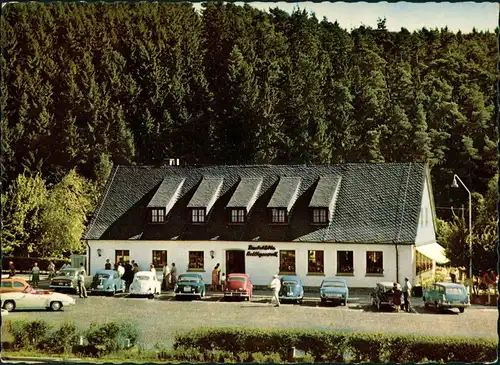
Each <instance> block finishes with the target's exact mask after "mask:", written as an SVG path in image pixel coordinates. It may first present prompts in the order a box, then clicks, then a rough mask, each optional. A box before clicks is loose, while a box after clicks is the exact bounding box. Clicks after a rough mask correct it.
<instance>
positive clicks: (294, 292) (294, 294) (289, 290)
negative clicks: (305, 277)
mask: <svg viewBox="0 0 500 365" xmlns="http://www.w3.org/2000/svg"><path fill="white" fill-rule="evenodd" d="M280 281H281V288H280V291H279V293H278V298H279V300H280V302H287V301H294V302H296V303H302V301H303V300H304V283H303V282H302V280H301V279H300V278H299V277H298V276H295V275H287V276H282V277H281V279H280Z"/></svg>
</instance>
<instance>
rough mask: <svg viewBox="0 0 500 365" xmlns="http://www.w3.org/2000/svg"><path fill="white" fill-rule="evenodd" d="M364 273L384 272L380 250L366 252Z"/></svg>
mask: <svg viewBox="0 0 500 365" xmlns="http://www.w3.org/2000/svg"><path fill="white" fill-rule="evenodd" d="M366 273H367V274H383V273H384V260H383V256H382V251H367V252H366Z"/></svg>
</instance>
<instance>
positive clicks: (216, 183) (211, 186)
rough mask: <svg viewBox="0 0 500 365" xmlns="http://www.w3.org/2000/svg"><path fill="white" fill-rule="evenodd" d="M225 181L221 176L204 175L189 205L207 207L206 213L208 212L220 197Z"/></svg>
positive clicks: (189, 206) (191, 206)
mask: <svg viewBox="0 0 500 365" xmlns="http://www.w3.org/2000/svg"><path fill="white" fill-rule="evenodd" d="M223 182H224V179H223V178H221V177H203V180H201V184H200V185H199V186H198V189H196V192H195V193H194V195H193V197H192V198H191V200H190V201H189V203H188V205H187V207H188V208H206V213H207V214H208V212H209V211H210V209H211V208H212V205H213V204H214V202H215V200H216V199H217V198H218V194H219V191H220V188H221V187H222V183H223Z"/></svg>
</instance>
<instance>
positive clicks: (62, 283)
mask: <svg viewBox="0 0 500 365" xmlns="http://www.w3.org/2000/svg"><path fill="white" fill-rule="evenodd" d="M79 270H80V269H78V268H75V267H70V268H65V269H61V270H60V271H58V272H57V274H56V276H55V277H53V278H52V279H51V281H50V286H49V287H50V288H51V289H54V290H55V291H74V292H78V271H79ZM92 279H93V277H92V276H91V275H87V276H85V280H84V284H85V288H87V289H89V288H90V284H91V283H92Z"/></svg>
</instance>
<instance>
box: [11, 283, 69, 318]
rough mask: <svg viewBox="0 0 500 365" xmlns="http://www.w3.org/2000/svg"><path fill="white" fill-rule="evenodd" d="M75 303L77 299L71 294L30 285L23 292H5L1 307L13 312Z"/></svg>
mask: <svg viewBox="0 0 500 365" xmlns="http://www.w3.org/2000/svg"><path fill="white" fill-rule="evenodd" d="M70 305H75V299H73V298H72V297H70V296H69V295H66V294H62V293H55V292H51V291H38V290H35V289H33V287H31V286H28V287H27V288H26V289H24V291H22V292H10V293H4V294H2V296H1V307H2V308H4V309H5V310H7V311H9V312H12V311H13V310H15V309H51V310H54V311H57V310H60V309H61V308H62V307H66V306H70Z"/></svg>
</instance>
